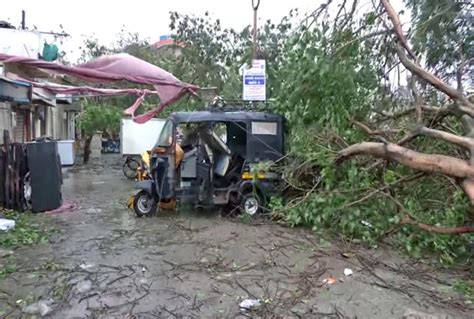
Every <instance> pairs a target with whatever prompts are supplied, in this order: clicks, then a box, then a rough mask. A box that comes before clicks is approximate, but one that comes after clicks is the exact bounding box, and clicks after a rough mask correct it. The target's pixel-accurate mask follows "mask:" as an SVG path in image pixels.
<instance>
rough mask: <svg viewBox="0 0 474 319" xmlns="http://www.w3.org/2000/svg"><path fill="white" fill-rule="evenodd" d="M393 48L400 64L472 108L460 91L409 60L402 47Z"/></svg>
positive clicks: (473, 105)
mask: <svg viewBox="0 0 474 319" xmlns="http://www.w3.org/2000/svg"><path fill="white" fill-rule="evenodd" d="M395 50H396V51H397V54H398V57H399V58H400V61H402V64H403V65H404V66H405V67H406V68H407V69H408V70H409V71H410V72H412V73H413V74H415V75H417V76H418V77H420V78H421V79H423V80H425V81H426V82H428V83H429V84H431V85H432V86H434V87H435V88H437V89H438V90H440V91H441V92H443V93H445V94H446V95H447V96H449V97H450V98H452V99H453V100H457V101H460V102H461V103H463V104H464V105H466V106H468V107H469V108H472V109H473V110H474V104H472V103H471V102H469V101H468V99H467V98H466V97H465V96H464V95H463V94H462V93H461V92H459V91H458V90H456V89H455V88H452V87H451V86H449V85H447V84H446V83H444V82H443V81H441V80H440V79H439V78H438V77H436V76H434V75H433V74H431V73H429V72H427V71H426V70H424V69H423V68H421V67H420V66H419V65H417V64H415V63H414V62H413V61H411V60H410V59H409V58H408V56H407V55H406V54H405V52H404V51H403V48H401V47H400V46H399V45H397V46H396V48H395Z"/></svg>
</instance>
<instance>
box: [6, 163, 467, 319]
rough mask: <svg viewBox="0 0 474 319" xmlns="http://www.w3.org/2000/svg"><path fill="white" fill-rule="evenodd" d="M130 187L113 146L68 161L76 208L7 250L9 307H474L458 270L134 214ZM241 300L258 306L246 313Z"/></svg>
mask: <svg viewBox="0 0 474 319" xmlns="http://www.w3.org/2000/svg"><path fill="white" fill-rule="evenodd" d="M132 191H133V183H132V182H129V181H127V180H125V178H124V177H123V176H122V172H121V159H120V156H119V155H104V156H102V157H97V158H94V159H93V160H92V163H91V164H90V165H88V166H86V167H84V166H82V167H78V168H72V169H69V170H67V171H66V172H65V176H64V185H63V196H64V198H65V199H66V200H72V201H75V202H77V203H78V204H79V208H78V209H76V210H74V211H71V212H65V213H61V214H56V215H44V214H42V215H38V216H37V217H36V218H37V219H38V221H39V222H40V223H42V224H45V225H54V226H55V227H56V229H58V230H59V232H57V233H54V234H53V235H52V237H51V241H50V243H49V244H42V245H39V246H35V247H26V248H22V249H19V250H17V251H15V252H14V255H15V259H16V263H17V267H18V269H17V271H16V272H15V273H13V274H11V275H10V276H8V277H7V278H6V279H4V280H2V281H1V282H0V308H1V309H4V313H5V316H7V317H8V318H23V317H25V318H28V317H30V316H31V315H28V314H26V313H25V312H23V311H22V309H23V310H25V305H29V304H32V303H34V302H35V301H37V300H42V301H46V300H50V301H49V302H48V303H47V304H48V307H49V308H50V310H51V312H49V313H48V314H47V315H46V317H49V318H244V317H267V318H268V317H271V318H275V317H285V318H293V317H294V318H355V317H357V318H402V317H403V316H405V317H407V315H408V314H409V313H413V312H415V311H419V312H422V313H424V314H425V315H426V314H433V315H436V317H437V318H473V317H474V316H473V314H474V311H473V309H472V308H471V309H469V306H468V304H467V303H465V302H464V300H462V298H461V296H459V295H458V294H456V293H455V292H454V291H453V289H452V288H451V287H450V283H452V282H453V280H454V278H453V275H449V274H446V273H439V272H436V271H433V270H431V269H428V268H427V267H426V266H421V265H418V264H413V263H412V262H410V261H409V260H405V259H403V258H400V257H397V256H396V255H395V254H394V253H393V252H390V251H388V250H383V249H380V250H372V251H365V250H363V249H361V248H354V247H352V248H351V247H348V246H345V245H343V244H339V243H327V242H325V241H322V240H320V239H319V238H318V237H316V236H315V235H314V234H313V233H311V231H309V230H303V229H290V228H284V227H280V226H278V225H276V224H270V223H266V224H265V223H263V224H262V223H257V224H254V225H250V224H248V223H244V222H242V221H241V220H240V219H238V218H234V219H230V218H222V217H220V216H219V215H218V214H212V213H205V214H199V213H190V212H180V213H165V214H163V213H160V215H159V216H156V217H152V218H136V217H135V216H134V214H133V212H131V211H129V210H128V209H127V208H126V206H125V203H126V200H127V198H128V196H129V194H131V192H132ZM344 255H345V256H344ZM345 268H350V269H352V270H353V273H354V274H353V275H352V276H348V277H346V276H344V274H343V271H344V269H345ZM329 276H334V277H335V278H336V280H337V282H336V283H334V284H332V285H329V286H327V285H325V284H324V283H323V279H324V278H327V277H329ZM247 298H256V299H260V300H262V305H261V306H260V307H259V308H258V309H256V310H255V311H253V312H242V311H241V310H239V303H240V301H241V300H242V299H247ZM17 300H22V301H18V302H17ZM48 310H49V309H48ZM30 312H34V310H33V311H32V310H31V309H30ZM36 316H37V317H39V315H36ZM407 318H416V317H407ZM423 318H428V317H423Z"/></svg>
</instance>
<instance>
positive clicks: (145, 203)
mask: <svg viewBox="0 0 474 319" xmlns="http://www.w3.org/2000/svg"><path fill="white" fill-rule="evenodd" d="M157 204H158V203H157V202H156V200H155V199H154V198H153V196H151V195H150V194H149V193H148V192H146V191H140V192H139V193H138V194H137V195H135V199H134V201H133V210H134V211H135V214H137V216H138V217H143V216H152V215H154V214H155V213H156V208H157Z"/></svg>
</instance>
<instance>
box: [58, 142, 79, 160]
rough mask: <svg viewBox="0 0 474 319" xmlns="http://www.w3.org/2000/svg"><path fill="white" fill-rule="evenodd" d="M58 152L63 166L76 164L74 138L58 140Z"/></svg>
mask: <svg viewBox="0 0 474 319" xmlns="http://www.w3.org/2000/svg"><path fill="white" fill-rule="evenodd" d="M58 154H59V158H60V159H61V165H62V166H67V165H74V158H75V154H74V140H62V141H58Z"/></svg>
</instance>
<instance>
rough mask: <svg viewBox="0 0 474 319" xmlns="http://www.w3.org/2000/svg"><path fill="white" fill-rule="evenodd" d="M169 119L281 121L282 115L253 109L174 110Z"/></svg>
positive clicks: (183, 120) (193, 121) (175, 120)
mask: <svg viewBox="0 0 474 319" xmlns="http://www.w3.org/2000/svg"><path fill="white" fill-rule="evenodd" d="M170 119H171V120H172V121H173V122H175V123H197V122H250V121H262V122H282V121H283V117H282V116H281V115H278V114H272V113H266V112H255V111H196V112H175V113H173V114H171V116H170Z"/></svg>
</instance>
